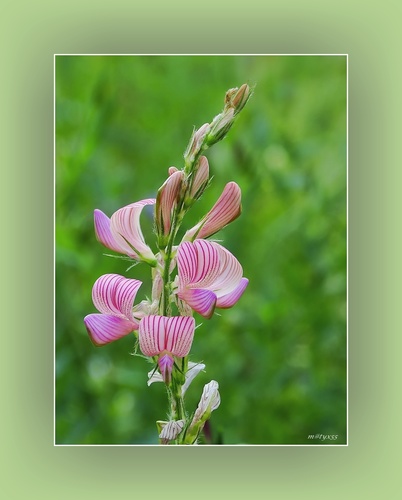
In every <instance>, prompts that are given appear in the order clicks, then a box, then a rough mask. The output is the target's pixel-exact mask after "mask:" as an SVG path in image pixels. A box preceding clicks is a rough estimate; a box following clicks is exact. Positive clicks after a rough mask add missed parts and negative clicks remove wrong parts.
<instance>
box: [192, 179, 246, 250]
mask: <svg viewBox="0 0 402 500" xmlns="http://www.w3.org/2000/svg"><path fill="white" fill-rule="evenodd" d="M240 214H241V190H240V187H239V186H238V185H237V184H236V183H235V182H229V183H228V184H226V186H225V188H224V190H223V192H222V194H221V195H220V197H219V199H218V201H217V202H216V203H215V205H214V206H213V207H212V208H211V210H210V211H209V212H208V213H207V214H206V215H205V216H204V217H203V218H202V220H201V221H200V222H199V223H198V224H197V225H196V226H194V227H193V228H192V229H189V230H188V231H187V232H186V234H185V235H184V238H183V240H184V241H193V240H194V239H195V238H207V237H209V236H212V235H213V234H215V233H217V232H218V231H220V230H221V229H223V228H224V227H225V226H226V225H227V224H229V223H230V222H232V221H234V220H235V219H237V217H239V215H240Z"/></svg>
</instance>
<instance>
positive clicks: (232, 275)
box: [177, 240, 248, 318]
mask: <svg viewBox="0 0 402 500" xmlns="http://www.w3.org/2000/svg"><path fill="white" fill-rule="evenodd" d="M177 265H178V273H179V280H178V290H177V294H178V297H179V298H180V299H181V300H182V301H184V302H186V303H187V304H188V305H189V306H190V307H191V308H192V309H193V310H194V311H196V312H198V313H199V314H201V315H202V316H204V317H205V318H210V317H211V316H212V314H213V312H214V309H215V307H222V308H228V307H232V306H233V305H234V304H235V303H236V302H237V300H239V298H240V297H241V295H242V294H243V292H244V290H245V288H246V286H247V284H248V280H247V279H246V278H243V269H242V267H241V265H240V263H239V262H238V260H237V259H236V258H235V257H234V256H233V255H232V254H231V253H230V252H229V251H228V250H226V248H224V247H223V246H221V245H219V244H218V243H216V242H212V241H206V240H195V241H194V242H193V243H190V242H183V243H181V244H180V245H179V248H178V251H177Z"/></svg>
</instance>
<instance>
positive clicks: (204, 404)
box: [186, 380, 221, 443]
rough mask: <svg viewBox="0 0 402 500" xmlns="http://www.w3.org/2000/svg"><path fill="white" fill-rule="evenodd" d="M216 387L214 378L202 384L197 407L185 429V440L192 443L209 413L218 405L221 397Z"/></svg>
mask: <svg viewBox="0 0 402 500" xmlns="http://www.w3.org/2000/svg"><path fill="white" fill-rule="evenodd" d="M218 388H219V384H218V382H216V381H215V380H211V382H209V384H206V385H205V386H204V390H203V391H202V396H201V400H200V402H199V404H198V408H197V409H196V411H195V413H194V417H193V420H192V421H191V424H190V426H189V428H188V430H187V434H186V442H191V443H193V442H194V441H195V440H196V439H197V437H198V435H199V433H200V432H201V431H202V429H203V427H204V424H205V422H206V421H207V420H208V419H209V417H210V416H211V413H212V412H213V411H214V410H216V409H217V408H218V406H219V405H220V403H221V397H220V395H219V391H218Z"/></svg>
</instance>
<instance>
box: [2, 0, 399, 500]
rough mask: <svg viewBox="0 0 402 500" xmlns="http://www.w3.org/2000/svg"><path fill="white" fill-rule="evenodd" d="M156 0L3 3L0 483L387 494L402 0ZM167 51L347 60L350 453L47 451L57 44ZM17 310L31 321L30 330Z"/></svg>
mask: <svg viewBox="0 0 402 500" xmlns="http://www.w3.org/2000/svg"><path fill="white" fill-rule="evenodd" d="M156 7H157V6H156V5H155V2H153V3H151V4H149V5H146V6H138V5H135V4H133V3H132V2H128V1H127V2H121V1H118V2H117V3H115V4H113V6H110V7H109V6H108V5H107V4H106V3H105V4H101V3H99V2H97V3H96V4H94V5H91V4H90V3H88V2H87V3H82V2H75V0H73V1H72V2H69V4H68V7H67V6H66V5H63V4H57V3H54V2H50V1H39V2H36V3H34V4H30V3H28V2H26V4H25V5H21V4H20V3H19V4H13V5H12V4H11V3H7V4H6V5H5V7H3V16H2V21H1V22H2V29H1V30H0V33H1V35H0V36H1V37H2V41H3V43H2V44H1V46H2V47H3V59H2V62H3V68H2V69H3V71H2V73H3V77H2V82H1V85H2V89H3V92H1V97H2V99H3V102H2V111H3V113H2V114H3V116H4V115H6V116H7V120H6V125H2V138H3V139H4V144H5V145H6V150H5V154H4V165H7V177H6V182H3V183H2V184H3V189H2V195H1V197H0V199H1V202H2V205H3V206H2V208H3V210H2V212H3V214H7V215H8V217H7V218H6V220H5V231H4V235H6V238H7V237H8V238H9V240H8V241H7V243H8V245H3V246H2V252H3V255H2V259H1V262H3V263H6V265H5V266H4V267H5V268H4V269H3V283H4V284H6V286H3V288H2V299H3V301H2V303H3V304H4V306H5V307H4V310H5V313H6V314H4V317H5V322H6V325H5V328H3V331H4V332H7V334H8V336H7V338H6V345H7V347H4V348H3V349H4V350H3V352H6V353H7V356H6V359H4V360H3V363H2V368H3V377H2V379H3V383H4V385H5V389H4V390H3V394H4V396H5V398H4V399H3V401H4V402H6V403H5V404H4V403H3V404H4V406H3V408H4V410H3V429H4V430H6V432H5V437H4V438H3V446H2V451H3V454H4V455H5V458H6V460H7V461H6V462H3V464H4V463H6V464H7V465H6V466H4V465H3V471H4V472H5V474H4V476H5V478H6V479H5V480H4V482H3V486H2V489H3V491H4V492H5V493H6V496H7V497H8V498H27V497H28V498H32V497H34V498H35V497H36V496H39V497H40V498H53V496H57V498H59V499H64V498H66V499H67V498H71V497H72V496H73V495H74V497H75V498H81V497H82V498H83V497H87V496H88V495H91V496H92V495H95V494H96V495H97V497H98V498H108V497H109V495H111V494H112V495H115V494H116V491H118V492H119V493H118V494H121V493H122V492H124V493H126V494H127V495H129V494H131V495H137V494H138V492H139V490H140V491H141V492H145V491H149V492H150V494H151V495H152V496H154V495H155V494H158V493H163V494H164V495H165V496H168V495H170V494H172V495H173V494H180V493H181V492H184V494H185V495H186V496H187V495H191V496H192V497H195V498H197V497H201V496H202V497H204V496H205V495H208V496H209V495H212V497H217V496H218V495H219V494H220V493H223V492H225V493H228V492H229V491H231V492H237V493H239V494H240V495H241V494H245V493H247V494H249V492H250V491H251V492H253V491H258V492H259V491H261V492H262V491H264V492H266V493H267V494H273V493H274V494H277V495H278V494H280V497H281V498H288V497H294V495H295V494H297V497H298V498H303V497H305V498H307V497H308V498H311V497H312V496H313V497H314V495H315V496H316V497H317V498H318V497H319V498H321V497H322V495H323V493H324V494H325V498H328V499H331V498H334V499H335V498H339V497H340V496H341V495H346V497H349V498H355V497H356V495H357V493H360V494H362V493H363V494H365V497H366V498H379V497H383V496H385V497H386V496H387V495H386V490H388V488H390V489H391V488H392V487H396V486H397V481H398V474H397V473H396V472H397V469H396V468H397V465H398V464H399V462H398V460H393V458H394V457H393V454H394V451H395V450H396V446H393V445H396V444H397V443H398V438H399V433H398V427H397V424H398V423H399V421H400V414H401V407H400V404H399V405H398V404H397V398H396V397H395V396H396V395H397V394H399V393H400V388H399V377H398V376H397V374H396V373H394V371H395V367H394V365H393V364H392V361H396V355H397V353H398V354H399V350H398V344H397V343H398V342H399V345H400V342H401V340H400V337H399V336H398V337H397V338H395V339H393V342H392V345H391V342H390V341H389V340H388V336H387V333H388V332H393V331H395V332H397V331H398V329H397V328H396V327H397V326H398V323H397V319H396V311H398V308H397V306H398V305H399V304H398V303H397V300H398V298H399V296H398V288H397V285H396V283H397V276H398V275H399V274H400V271H401V269H400V264H399V268H398V267H396V266H397V262H398V263H399V261H400V259H398V260H397V259H396V257H397V256H399V255H401V253H402V252H401V246H402V245H401V237H400V236H399V235H398V236H397V237H394V238H393V241H392V243H391V236H394V234H395V232H396V231H395V229H394V228H398V227H399V224H400V222H399V217H400V216H399V214H400V206H398V205H397V200H398V201H399V199H400V196H399V197H398V194H399V193H397V189H398V187H399V185H400V182H398V181H400V179H401V173H400V171H397V172H395V173H394V172H392V175H391V172H390V171H389V169H390V168H392V167H393V166H395V167H396V165H398V162H397V161H395V159H393V154H395V146H394V144H396V145H399V141H400V138H399V134H400V133H399V127H398V122H397V121H396V113H394V114H393V113H392V112H393V111H394V109H398V104H400V92H399V89H400V88H401V87H402V86H401V75H400V71H401V70H400V69H399V67H398V65H397V64H395V62H396V61H398V60H399V52H396V51H397V47H398V46H399V45H400V43H399V44H398V40H397V38H396V37H397V33H398V32H399V31H398V24H397V23H398V19H399V18H398V16H397V15H391V13H392V12H394V9H393V4H391V2H389V5H388V7H389V9H387V4H384V2H383V3H382V4H381V5H379V6H368V5H367V4H366V3H363V2H354V3H353V5H352V6H351V5H350V4H349V3H346V2H345V1H344V2H343V3H342V2H341V3H340V2H338V3H337V4H334V5H324V6H323V4H322V3H319V2H317V1H314V2H311V1H310V2H303V4H300V3H298V2H295V1H294V0H293V1H292V2H285V3H280V4H279V3H278V4H277V5H273V4H272V3H271V4H269V5H267V4H266V3H265V2H264V3H262V2H261V3H260V2H255V1H253V0H251V1H250V2H249V3H248V4H247V5H246V6H244V7H243V6H237V7H236V6H235V5H232V4H229V3H225V4H224V5H221V4H219V5H218V4H216V2H209V1H205V2H203V3H202V4H196V5H194V4H191V5H189V4H186V3H184V2H177V1H176V2H170V3H169V5H166V7H165V6H164V5H163V4H161V5H160V6H159V8H156ZM67 9H68V10H67ZM208 33H209V34H208ZM211 34H213V36H212V35H211ZM162 51H163V52H167V53H211V54H213V53H250V54H255V53H314V54H317V53H323V54H326V53H328V54H329V53H331V54H332V53H340V54H345V53H347V54H349V75H350V76H349V103H350V110H351V111H350V148H349V165H350V168H349V332H350V338H349V345H350V355H351V357H350V360H349V361H350V370H349V374H350V408H351V409H350V417H349V434H350V439H349V443H350V444H349V446H348V447H320V448H319V449H318V447H311V446H310V447H286V448H285V447H268V448H267V447H244V448H243V447H230V448H226V447H223V448H220V449H219V450H218V449H216V448H184V449H183V448H179V449H177V448H168V449H163V450H164V451H159V450H161V449H160V448H156V447H153V448H151V447H148V448H143V447H141V448H116V447H111V448H99V447H97V448H96V449H95V448H93V447H85V448H84V447H57V448H56V447H53V342H52V338H53V268H52V262H53V152H52V149H53V109H52V107H53V54H54V53H161V52H162ZM398 98H399V101H398ZM397 134H398V137H397ZM393 146H394V147H393ZM399 163H400V162H399ZM395 167H394V168H395ZM10 187H11V189H10ZM398 208H399V210H398ZM387 209H388V212H387V214H385V211H386V210H387ZM10 215H11V217H10ZM397 217H398V219H397ZM10 235H12V237H11V238H10ZM10 243H11V245H10ZM398 271H399V272H398ZM22 291H23V295H22V296H21V292H22ZM385 292H387V296H385ZM15 297H18V298H19V300H17V301H14V300H12V301H11V300H10V299H12V298H15ZM398 302H399V301H398ZM16 318H18V319H19V323H22V321H21V319H22V318H24V319H25V320H27V321H25V322H24V325H23V328H20V327H19V325H18V327H17V328H16V325H15V323H16V321H15V319H16ZM399 330H400V328H399ZM9 344H11V346H10V347H11V348H12V349H9ZM386 376H387V379H385V377H386ZM397 384H398V385H397ZM399 439H400V438H399ZM168 450H169V451H168ZM165 455H166V456H165ZM105 468H108V470H107V473H106V472H105ZM212 492H213V493H212ZM7 493H8V495H7Z"/></svg>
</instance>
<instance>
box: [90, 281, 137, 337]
mask: <svg viewBox="0 0 402 500" xmlns="http://www.w3.org/2000/svg"><path fill="white" fill-rule="evenodd" d="M141 284H142V283H141V281H138V280H133V279H127V278H124V277H123V276H120V275H118V274H105V275H104V276H101V277H100V278H98V279H97V280H96V282H95V284H94V286H93V288H92V300H93V303H94V305H95V307H96V308H97V309H98V311H99V312H100V313H101V314H89V315H88V316H86V317H85V318H84V323H85V326H86V328H87V331H88V334H89V336H90V338H91V340H92V342H93V343H94V344H95V345H96V346H101V345H104V344H108V343H109V342H113V341H114V340H117V339H119V338H121V337H124V336H125V335H127V334H129V333H130V332H132V331H133V330H137V329H138V326H139V324H138V321H137V320H136V319H135V318H134V316H133V304H134V300H135V297H136V295H137V292H138V289H139V287H140V286H141Z"/></svg>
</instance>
